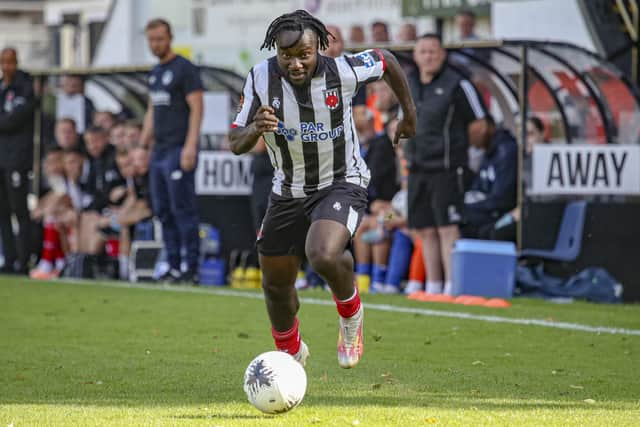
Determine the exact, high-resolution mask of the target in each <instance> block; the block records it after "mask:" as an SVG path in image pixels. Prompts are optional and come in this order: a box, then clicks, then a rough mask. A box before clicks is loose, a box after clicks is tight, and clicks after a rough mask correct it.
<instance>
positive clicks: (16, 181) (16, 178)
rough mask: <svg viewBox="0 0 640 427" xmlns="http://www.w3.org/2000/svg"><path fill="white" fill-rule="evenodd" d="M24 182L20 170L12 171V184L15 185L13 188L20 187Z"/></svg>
mask: <svg viewBox="0 0 640 427" xmlns="http://www.w3.org/2000/svg"><path fill="white" fill-rule="evenodd" d="M21 183H22V176H21V175H20V172H17V171H14V172H12V173H11V185H12V186H13V188H18V187H20V184H21Z"/></svg>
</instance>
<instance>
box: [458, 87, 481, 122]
mask: <svg viewBox="0 0 640 427" xmlns="http://www.w3.org/2000/svg"><path fill="white" fill-rule="evenodd" d="M460 87H461V88H462V90H463V91H464V95H465V96H466V97H467V101H468V102H469V105H470V106H471V109H472V110H473V113H474V114H475V115H476V120H478V119H482V118H484V116H485V112H484V108H483V106H482V103H481V102H480V98H479V97H478V92H477V91H476V88H475V87H474V86H473V85H472V84H471V82H470V81H469V80H460Z"/></svg>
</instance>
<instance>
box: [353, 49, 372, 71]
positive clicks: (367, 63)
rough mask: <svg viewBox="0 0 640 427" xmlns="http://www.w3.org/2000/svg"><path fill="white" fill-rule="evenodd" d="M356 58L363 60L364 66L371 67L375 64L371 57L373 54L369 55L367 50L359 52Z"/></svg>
mask: <svg viewBox="0 0 640 427" xmlns="http://www.w3.org/2000/svg"><path fill="white" fill-rule="evenodd" d="M356 58H358V59H360V60H361V61H362V62H364V66H365V68H371V67H373V66H375V65H376V61H375V60H374V59H373V56H371V54H370V53H369V52H362V53H359V54H357V55H356Z"/></svg>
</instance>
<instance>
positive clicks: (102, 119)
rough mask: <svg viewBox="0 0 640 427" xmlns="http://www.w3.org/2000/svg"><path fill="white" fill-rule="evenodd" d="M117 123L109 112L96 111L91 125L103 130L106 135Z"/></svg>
mask: <svg viewBox="0 0 640 427" xmlns="http://www.w3.org/2000/svg"><path fill="white" fill-rule="evenodd" d="M117 122H118V121H117V120H116V116H115V115H114V114H113V113H112V112H111V111H96V112H95V114H94V115H93V125H94V126H98V127H100V128H102V129H104V130H105V131H106V132H107V133H108V132H111V129H112V128H113V127H114V126H115V125H116V123H117Z"/></svg>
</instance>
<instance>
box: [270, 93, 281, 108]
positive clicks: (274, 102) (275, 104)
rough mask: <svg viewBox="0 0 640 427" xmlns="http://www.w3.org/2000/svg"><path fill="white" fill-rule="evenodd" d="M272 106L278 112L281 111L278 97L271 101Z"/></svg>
mask: <svg viewBox="0 0 640 427" xmlns="http://www.w3.org/2000/svg"><path fill="white" fill-rule="evenodd" d="M271 106H272V107H273V108H275V109H276V110H279V109H280V98H278V97H277V96H274V97H273V99H272V100H271Z"/></svg>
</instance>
